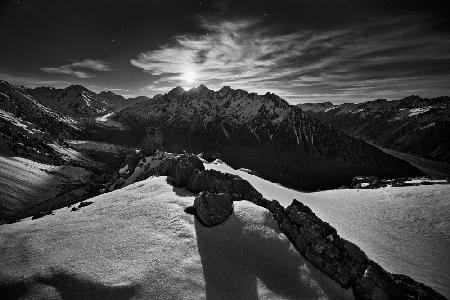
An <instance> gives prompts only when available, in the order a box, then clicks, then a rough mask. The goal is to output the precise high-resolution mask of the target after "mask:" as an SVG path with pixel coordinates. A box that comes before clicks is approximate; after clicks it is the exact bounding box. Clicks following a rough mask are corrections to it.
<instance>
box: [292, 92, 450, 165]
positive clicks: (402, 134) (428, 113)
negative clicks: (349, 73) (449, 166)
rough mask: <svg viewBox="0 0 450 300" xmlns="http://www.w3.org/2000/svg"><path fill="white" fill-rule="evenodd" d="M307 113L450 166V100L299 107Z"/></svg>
mask: <svg viewBox="0 0 450 300" xmlns="http://www.w3.org/2000/svg"><path fill="white" fill-rule="evenodd" d="M298 107H300V108H301V109H302V110H303V111H304V112H305V113H306V114H308V115H310V116H312V117H314V118H316V119H318V120H320V121H321V122H323V123H324V124H330V125H332V126H333V127H335V128H336V129H339V130H341V131H343V132H345V133H347V134H348V135H350V136H353V137H356V138H361V139H363V140H365V141H366V142H368V143H372V144H375V145H378V146H381V147H385V148H389V149H394V150H397V151H401V152H406V153H409V154H414V155H418V156H421V157H424V158H428V159H432V160H436V161H442V162H446V163H450V139H449V137H450V97H437V98H430V99H428V98H421V97H419V96H409V97H406V98H403V99H400V100H394V101H387V100H385V99H378V100H374V101H368V102H363V103H344V104H341V105H334V104H332V103H330V102H326V103H306V104H299V105H298Z"/></svg>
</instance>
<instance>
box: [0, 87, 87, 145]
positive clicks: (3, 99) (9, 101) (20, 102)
mask: <svg viewBox="0 0 450 300" xmlns="http://www.w3.org/2000/svg"><path fill="white" fill-rule="evenodd" d="M0 109H1V110H2V111H4V112H8V113H9V114H12V115H14V117H17V118H20V119H22V120H23V121H27V122H30V123H33V124H35V125H36V126H39V127H40V128H41V129H42V130H44V131H46V132H47V133H50V134H52V135H54V136H57V137H67V136H74V135H76V134H77V132H78V131H79V130H78V126H77V121H76V120H74V119H73V118H71V117H68V116H66V115H64V114H61V113H58V112H57V111H55V110H53V109H51V108H49V107H47V106H44V105H43V104H41V103H40V102H39V101H38V100H37V99H36V98H34V97H33V96H31V95H30V94H29V93H28V90H27V89H26V88H23V87H19V86H14V85H11V84H9V83H8V82H6V81H0Z"/></svg>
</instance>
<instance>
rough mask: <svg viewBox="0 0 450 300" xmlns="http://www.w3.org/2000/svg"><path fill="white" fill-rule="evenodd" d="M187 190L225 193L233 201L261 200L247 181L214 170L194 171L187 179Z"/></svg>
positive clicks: (260, 196) (259, 195)
mask: <svg viewBox="0 0 450 300" xmlns="http://www.w3.org/2000/svg"><path fill="white" fill-rule="evenodd" d="M187 189H188V190H190V191H192V192H194V193H199V192H203V191H208V192H210V193H227V194H229V195H230V196H231V198H232V200H233V201H239V200H248V201H251V202H258V200H260V199H262V195H261V194H260V193H259V192H258V191H257V190H256V189H255V188H254V187H253V186H252V185H251V184H250V183H249V182H248V181H246V180H244V179H242V178H241V177H239V176H237V175H232V174H226V173H222V172H219V171H216V170H195V171H194V172H193V173H192V175H191V176H190V178H189V181H188V185H187Z"/></svg>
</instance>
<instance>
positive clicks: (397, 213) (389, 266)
mask: <svg viewBox="0 0 450 300" xmlns="http://www.w3.org/2000/svg"><path fill="white" fill-rule="evenodd" d="M205 167H206V168H207V169H215V170H218V171H222V172H227V173H232V174H237V175H239V176H241V177H242V178H244V179H246V180H248V181H249V182H250V183H251V184H252V185H253V186H254V187H255V188H256V189H257V190H258V191H259V192H260V193H262V194H263V196H264V197H265V198H267V199H269V200H270V199H276V200H278V201H279V202H280V203H281V204H282V205H283V206H287V205H289V204H290V203H291V202H292V199H294V198H295V199H297V200H299V201H301V202H303V203H305V204H306V205H308V206H309V207H310V208H311V209H312V210H313V211H314V213H316V214H317V215H318V216H319V217H320V218H321V219H322V220H324V221H326V222H329V223H330V224H331V225H332V226H333V227H335V228H336V229H337V231H338V233H339V234H340V235H341V236H342V237H344V238H346V239H348V240H350V241H352V242H354V243H356V244H357V245H358V246H359V247H360V248H361V249H362V250H363V251H364V252H366V254H367V255H368V257H369V258H371V259H373V260H374V261H376V262H377V263H379V264H380V265H381V266H383V267H384V268H385V269H386V270H388V271H390V272H394V273H401V274H406V275H408V276H411V277H412V278H413V279H415V280H417V281H420V282H423V283H425V284H427V285H429V286H431V287H432V288H434V289H435V290H436V291H438V292H440V293H441V294H443V295H444V296H446V297H447V298H450V255H449V253H450V185H440V184H439V185H422V186H410V187H388V188H381V189H374V190H371V189H369V190H363V189H360V190H353V189H343V190H329V191H324V192H316V193H302V192H299V191H296V190H293V189H289V188H285V187H283V186H281V185H278V184H275V183H272V182H269V181H267V180H264V179H261V178H259V177H257V176H254V175H250V174H248V173H246V172H242V171H239V170H234V169H233V168H231V167H229V166H227V165H225V164H223V163H222V164H220V163H215V164H205Z"/></svg>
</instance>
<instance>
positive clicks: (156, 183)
mask: <svg viewBox="0 0 450 300" xmlns="http://www.w3.org/2000/svg"><path fill="white" fill-rule="evenodd" d="M92 201H93V202H94V203H93V204H91V205H90V206H87V207H83V208H82V209H80V210H78V211H76V212H71V211H70V210H69V209H67V208H64V209H60V210H58V211H56V212H55V215H52V216H46V217H44V218H41V219H37V220H29V219H27V220H25V221H22V222H19V223H15V224H9V225H3V226H0V253H2V255H1V256H0V288H4V289H5V288H6V289H7V288H10V289H14V287H16V290H17V288H20V290H23V291H24V293H25V295H26V296H28V297H41V298H51V297H56V298H63V297H67V296H69V297H73V298H82V297H87V296H94V297H101V298H111V297H115V298H117V297H121V298H129V297H136V298H146V299H199V298H204V297H207V298H209V299H257V298H260V299H273V298H279V299H299V298H302V299H319V298H320V299H326V298H332V299H342V298H352V292H351V290H343V289H342V288H341V287H339V286H338V285H337V284H336V283H335V282H334V281H332V280H330V279H329V278H328V277H326V276H325V275H323V274H322V273H321V272H320V271H317V270H316V269H315V268H314V267H313V266H311V265H310V264H309V263H308V262H307V261H305V260H304V259H303V257H302V256H301V255H300V254H298V252H297V251H296V250H295V249H294V248H293V246H292V245H291V243H290V242H289V241H288V240H287V238H286V237H285V236H284V235H283V234H282V233H280V231H279V229H278V225H277V224H276V222H275V221H274V220H273V218H272V216H271V214H270V213H269V212H267V211H266V210H265V209H262V208H260V207H257V206H255V205H254V204H252V203H249V202H239V203H235V212H234V214H233V215H232V216H231V217H230V218H229V219H228V220H227V221H226V222H224V223H222V224H221V225H219V226H216V227H212V228H206V227H203V226H202V225H200V224H199V223H198V222H197V221H196V220H195V218H194V217H193V216H192V215H188V214H186V213H185V212H184V209H185V208H186V207H188V206H190V205H192V203H193V201H194V197H193V195H192V194H190V193H188V192H186V191H185V190H184V189H178V188H174V187H172V186H171V185H169V184H168V183H167V178H166V177H154V178H149V179H146V180H144V181H141V182H136V183H134V184H131V185H129V186H128V187H126V188H123V189H120V190H117V191H114V192H111V193H107V194H103V195H100V196H98V197H95V198H92Z"/></svg>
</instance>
